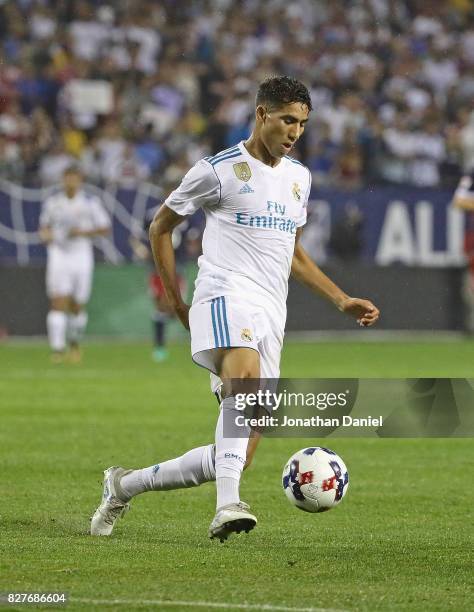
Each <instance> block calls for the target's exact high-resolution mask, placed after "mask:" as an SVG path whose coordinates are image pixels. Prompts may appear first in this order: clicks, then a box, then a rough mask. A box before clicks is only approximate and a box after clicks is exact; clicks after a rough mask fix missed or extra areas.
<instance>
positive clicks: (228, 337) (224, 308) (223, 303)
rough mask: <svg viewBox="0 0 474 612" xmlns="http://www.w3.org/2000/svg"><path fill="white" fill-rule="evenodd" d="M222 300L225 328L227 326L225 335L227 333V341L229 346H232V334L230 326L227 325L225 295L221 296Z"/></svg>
mask: <svg viewBox="0 0 474 612" xmlns="http://www.w3.org/2000/svg"><path fill="white" fill-rule="evenodd" d="M220 299H221V300H222V302H221V303H222V314H223V317H224V328H225V335H226V341H227V346H228V347H230V334H229V326H228V325H227V310H226V307H225V297H221V298H220Z"/></svg>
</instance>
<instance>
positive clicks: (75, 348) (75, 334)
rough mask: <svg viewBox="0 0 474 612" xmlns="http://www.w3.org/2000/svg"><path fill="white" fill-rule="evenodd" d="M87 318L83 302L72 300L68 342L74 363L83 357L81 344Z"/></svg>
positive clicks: (70, 356) (70, 357) (70, 355)
mask: <svg viewBox="0 0 474 612" xmlns="http://www.w3.org/2000/svg"><path fill="white" fill-rule="evenodd" d="M87 320H88V316H87V312H86V310H85V309H84V306H83V304H78V303H77V302H76V301H75V300H71V303H70V306H69V316H68V342H69V359H70V360H71V362H73V363H78V362H79V361H80V360H81V358H82V355H81V348H80V344H81V341H82V338H83V336H84V332H85V329H86V326H87Z"/></svg>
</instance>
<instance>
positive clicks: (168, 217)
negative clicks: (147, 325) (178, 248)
mask: <svg viewBox="0 0 474 612" xmlns="http://www.w3.org/2000/svg"><path fill="white" fill-rule="evenodd" d="M184 219H185V217H183V216H181V215H178V213H175V212H174V211H173V210H171V208H168V206H166V204H163V206H161V207H160V208H159V210H158V212H157V213H156V215H155V217H154V218H153V221H152V223H151V225H150V244H151V250H152V252H153V259H154V261H155V266H156V269H157V271H158V274H159V275H160V278H161V281H162V283H163V286H164V288H165V291H166V297H167V298H168V302H169V304H170V306H171V307H172V308H173V310H174V312H175V313H176V315H177V316H178V318H179V320H180V321H181V323H182V324H183V325H184V327H185V328H186V329H189V306H188V305H187V304H185V303H184V301H183V298H182V297H181V292H180V290H179V284H178V279H177V276H176V260H175V256H174V248H173V242H172V234H173V230H174V228H175V227H177V226H178V225H179V224H180V223H181V222H182V221H184Z"/></svg>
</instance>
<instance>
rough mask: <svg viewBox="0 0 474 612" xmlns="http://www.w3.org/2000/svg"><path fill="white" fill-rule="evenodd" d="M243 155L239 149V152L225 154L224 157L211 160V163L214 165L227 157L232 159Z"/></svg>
mask: <svg viewBox="0 0 474 612" xmlns="http://www.w3.org/2000/svg"><path fill="white" fill-rule="evenodd" d="M241 155H242V153H241V152H240V151H238V152H237V153H233V154H232V155H225V156H224V157H220V158H219V159H216V160H211V161H210V162H209V163H210V164H211V165H212V166H216V165H217V164H218V163H219V162H221V161H224V160H225V159H232V157H240V156H241Z"/></svg>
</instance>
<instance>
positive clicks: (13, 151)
mask: <svg viewBox="0 0 474 612" xmlns="http://www.w3.org/2000/svg"><path fill="white" fill-rule="evenodd" d="M0 54H1V58H0V177H3V178H7V179H9V180H12V181H14V182H17V183H23V184H25V185H30V186H37V185H48V184H51V183H55V182H57V181H58V179H59V178H60V176H61V174H62V172H63V170H64V168H65V167H66V166H67V165H69V164H70V163H71V161H73V160H76V161H77V162H79V163H80V164H81V166H82V167H83V169H84V171H85V173H86V175H87V177H88V180H89V181H92V182H96V183H99V184H108V183H118V184H120V185H123V186H130V187H134V186H136V185H137V184H139V183H140V182H142V181H152V182H155V183H157V184H159V185H161V186H162V187H163V188H164V189H166V188H167V186H168V185H174V184H175V183H176V181H177V180H179V178H180V177H181V176H182V175H183V173H184V172H185V171H186V170H187V169H188V168H189V166H190V165H191V164H193V163H194V162H195V161H196V160H197V159H199V158H200V157H202V156H204V155H207V154H209V153H213V152H216V151H219V150H221V149H223V148H226V147H228V146H231V145H232V144H234V143H235V142H237V141H238V140H240V139H243V138H246V137H247V135H248V133H249V129H250V127H251V125H252V120H253V115H254V96H255V92H256V85H257V84H258V82H259V81H260V80H262V79H264V78H265V77H267V76H270V75H273V74H288V75H292V76H295V77H297V78H300V79H301V80H302V81H303V82H305V83H306V84H307V85H308V87H310V89H311V91H312V97H313V104H314V108H315V110H314V112H313V113H312V117H311V120H310V123H309V125H308V129H307V130H306V133H305V135H304V137H303V139H302V142H301V143H300V145H299V146H298V152H297V155H299V156H300V158H301V159H302V161H303V162H304V163H305V164H307V165H308V166H309V167H310V169H311V171H312V173H313V178H314V183H315V185H316V186H320V187H337V188H342V189H357V188H359V187H361V186H364V185H372V184H376V183H390V184H410V185H417V186H429V187H436V186H452V185H454V184H455V182H456V181H457V179H458V177H459V174H460V173H461V172H462V171H463V170H467V169H469V168H470V167H472V166H474V8H473V3H472V1H471V0H350V1H349V0H292V1H291V2H288V1H287V0H266V1H263V0H240V1H239V0H208V1H205V0H133V1H132V0H110V1H109V2H106V1H105V2H103V1H98V0H0Z"/></svg>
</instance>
